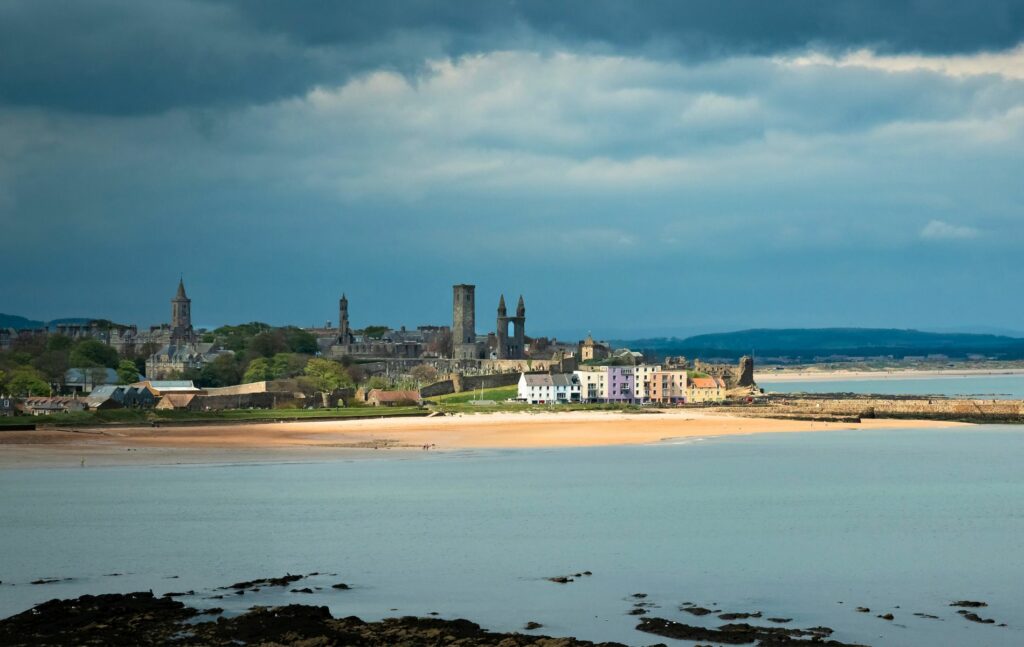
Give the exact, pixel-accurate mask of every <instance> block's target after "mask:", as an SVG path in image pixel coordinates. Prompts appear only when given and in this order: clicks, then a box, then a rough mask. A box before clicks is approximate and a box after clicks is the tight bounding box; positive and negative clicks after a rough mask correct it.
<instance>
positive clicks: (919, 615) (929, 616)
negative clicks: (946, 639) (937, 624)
mask: <svg viewBox="0 0 1024 647" xmlns="http://www.w3.org/2000/svg"><path fill="white" fill-rule="evenodd" d="M914 615H915V616H917V617H918V618H928V619H930V620H942V618H940V617H939V616H933V615H932V614H930V613H915V614H914Z"/></svg>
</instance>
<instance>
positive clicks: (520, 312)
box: [516, 294, 526, 317]
mask: <svg viewBox="0 0 1024 647" xmlns="http://www.w3.org/2000/svg"><path fill="white" fill-rule="evenodd" d="M516 316H517V317H525V316H526V304H525V303H523V295H521V294H520V295H519V305H517V306H516Z"/></svg>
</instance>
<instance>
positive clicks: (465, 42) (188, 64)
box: [0, 0, 1024, 114]
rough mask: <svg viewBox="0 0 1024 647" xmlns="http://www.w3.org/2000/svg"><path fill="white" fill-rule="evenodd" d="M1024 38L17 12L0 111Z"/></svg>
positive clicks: (171, 11) (935, 17) (752, 8)
mask: <svg viewBox="0 0 1024 647" xmlns="http://www.w3.org/2000/svg"><path fill="white" fill-rule="evenodd" d="M1022 38H1024V3H1021V2H1018V1H1015V0H993V1H991V2H984V3H976V2H963V1H959V2H951V1H934V2H922V1H905V2H897V1H893V0H887V1H878V2H864V1H836V2H818V1H816V0H788V1H775V2H744V1H741V0H726V1H721V0H716V1H713V2H712V1H710V0H709V1H704V2H675V1H669V0H663V1H647V2H635V3H629V2H622V1H610V0H606V1H600V0H596V1H595V0H574V1H571V2H559V3H552V2H548V1H547V0H527V1H519V2H476V1H473V2H425V1H401V2H398V1H392V2H381V1H377V2H363V3H355V2H334V3H331V2H312V1H309V2H270V1H268V0H255V1H250V0H245V1H242V0H238V1H235V0H222V1H215V0H210V1H206V2H203V1H199V0H196V1H188V2H183V1H170V0H96V1H92V2H73V1H58V0H24V1H18V0H13V1H9V2H6V3H3V4H2V5H0V102H2V103H6V104H8V105H18V106H39V107H47V108H55V109H61V110H70V111H77V112H90V113H105V114H120V113H128V114H138V113H150V112H159V111H162V110H166V109H169V108H176V107H210V106H234V105H247V104H252V103H263V102H266V101H271V100H274V99H278V98H282V97H287V96H293V95H296V94H302V93H304V92H305V91H307V90H308V89H309V88H311V87H312V86H314V85H317V84H321V83H326V84H337V83H341V82H344V81H345V80H346V79H347V78H349V77H350V76H351V75H352V74H354V73H358V72H361V71H365V70H369V69H376V68H381V67H384V68H389V69H395V70H399V71H402V72H405V73H409V72H413V71H415V70H417V69H419V66H420V65H421V64H422V62H423V60H424V58H426V57H442V56H458V55H461V54H466V53H471V52H486V51H490V50H494V49H505V48H507V49H519V48H528V49H530V48H532V49H536V48H562V47H568V48H574V49H575V48H584V47H585V48H592V49H595V50H600V51H606V52H623V53H631V54H636V53H641V54H644V55H646V56H659V57H668V58H686V59H708V58H715V57H720V56H734V55H738V54H759V55H760V54H771V53H776V52H784V51H790V50H794V49H798V48H803V47H807V46H813V47H815V48H819V49H823V50H827V51H843V50H847V49H851V48H860V47H870V48H872V49H874V50H876V51H878V52H883V53H902V52H921V53H927V54H939V53H969V52H976V51H981V50H1000V49H1005V48H1008V47H1012V46H1013V45H1015V44H1017V43H1018V42H1020V41H1021V40H1022Z"/></svg>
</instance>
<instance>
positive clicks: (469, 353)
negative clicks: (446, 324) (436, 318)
mask: <svg viewBox="0 0 1024 647" xmlns="http://www.w3.org/2000/svg"><path fill="white" fill-rule="evenodd" d="M483 356H484V346H483V344H480V343H479V342H478V341H477V338H476V286H475V285H468V284H465V283H460V284H458V285H453V286H452V358H453V359H483Z"/></svg>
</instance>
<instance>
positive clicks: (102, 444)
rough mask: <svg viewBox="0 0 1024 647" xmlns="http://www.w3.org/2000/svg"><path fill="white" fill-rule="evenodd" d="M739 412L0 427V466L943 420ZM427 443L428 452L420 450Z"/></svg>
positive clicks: (355, 452)
mask: <svg viewBox="0 0 1024 647" xmlns="http://www.w3.org/2000/svg"><path fill="white" fill-rule="evenodd" d="M957 424H959V423H946V422H934V421H908V420H884V419H879V420H864V421H863V422H861V423H835V422H812V421H799V420H777V419H763V418H747V417H738V416H730V415H725V414H721V413H718V412H709V411H679V410H668V411H661V412H652V413H643V414H636V413H620V412H596V411H578V412H561V413H493V414H465V415H455V416H444V417H435V418H380V419H373V420H349V421H302V422H288V423H268V424H226V425H205V426H163V427H158V428H153V427H97V428H90V429H74V430H72V429H41V430H36V431H6V432H0V468H11V467H61V466H63V467H78V466H80V465H81V464H82V461H83V460H84V461H85V465H86V466H97V465H154V464H179V463H239V462H250V461H292V460H295V461H301V460H328V459H337V458H365V457H369V458H380V457H382V456H383V455H385V454H387V455H393V454H396V453H405V452H407V453H415V452H423V451H453V450H473V449H516V448H519V449H522V448H543V447H586V446H597V445H623V444H646V443H655V442H660V441H666V440H671V439H681V438H701V437H710V436H726V435H735V434H753V433H779V432H806V431H830V430H837V429H879V428H891V429H897V428H914V427H932V428H934V427H948V426H955V425H957ZM425 446H429V447H430V450H424V449H423V448H424V447H425Z"/></svg>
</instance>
